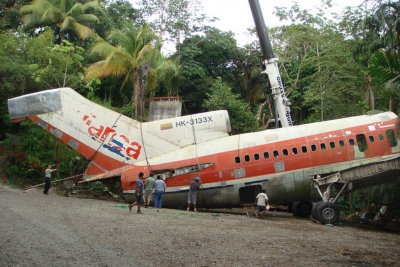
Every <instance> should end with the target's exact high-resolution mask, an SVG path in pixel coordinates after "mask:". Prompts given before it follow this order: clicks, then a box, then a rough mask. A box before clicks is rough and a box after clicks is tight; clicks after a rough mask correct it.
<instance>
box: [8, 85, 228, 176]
mask: <svg viewBox="0 0 400 267" xmlns="http://www.w3.org/2000/svg"><path fill="white" fill-rule="evenodd" d="M8 109H9V115H10V118H11V119H12V121H18V120H21V119H24V118H26V117H27V118H29V119H31V120H32V121H34V122H36V123H37V124H38V125H40V126H41V127H42V128H44V129H46V130H47V131H48V132H50V133H52V134H53V135H54V136H56V137H57V138H58V139H60V140H61V141H63V142H64V143H66V144H68V145H69V146H70V147H71V148H73V149H75V150H77V151H78V152H79V153H81V154H82V155H83V156H85V157H86V158H88V159H89V160H91V164H90V166H89V168H88V170H87V172H86V175H89V176H91V175H96V174H101V173H105V172H107V171H110V170H113V169H115V168H120V167H123V166H125V165H128V164H134V163H135V162H138V161H143V160H146V159H147V158H152V157H155V156H158V155H162V154H164V153H168V152H171V151H175V150H177V149H181V148H183V147H185V146H188V145H193V144H198V143H202V142H205V141H209V140H213V139H216V138H221V137H225V136H228V133H229V132H230V131H231V127H230V121H229V116H228V113H227V111H225V110H219V111H212V112H207V113H200V114H195V115H189V116H182V117H176V118H169V119H163V120H158V121H151V122H143V123H141V122H139V121H136V120H133V119H131V118H129V117H126V116H124V115H122V114H120V113H117V112H114V111H112V110H109V109H107V108H105V107H102V106H100V105H97V104H95V103H93V102H91V101H89V100H88V99H86V98H84V97H83V96H81V95H80V94H78V93H77V92H75V91H74V90H73V89H71V88H59V89H53V90H47V91H41V92H37V93H33V94H28V95H23V96H20V97H16V98H13V99H9V100H8Z"/></svg>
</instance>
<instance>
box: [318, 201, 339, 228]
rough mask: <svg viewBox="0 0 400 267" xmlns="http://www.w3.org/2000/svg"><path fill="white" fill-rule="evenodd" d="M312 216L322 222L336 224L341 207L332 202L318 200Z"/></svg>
mask: <svg viewBox="0 0 400 267" xmlns="http://www.w3.org/2000/svg"><path fill="white" fill-rule="evenodd" d="M311 214H312V217H313V218H314V219H316V220H318V221H320V222H321V223H322V224H334V223H336V222H337V221H338V219H339V208H338V206H337V205H336V204H335V203H332V202H329V201H327V202H323V201H320V202H317V203H315V204H314V206H313V208H312V210H311Z"/></svg>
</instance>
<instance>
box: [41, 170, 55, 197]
mask: <svg viewBox="0 0 400 267" xmlns="http://www.w3.org/2000/svg"><path fill="white" fill-rule="evenodd" d="M56 170H57V169H52V168H51V166H50V165H47V168H46V170H45V171H44V191H43V194H45V195H48V194H49V189H50V179H51V173H52V172H54V171H56Z"/></svg>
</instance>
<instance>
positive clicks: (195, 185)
mask: <svg viewBox="0 0 400 267" xmlns="http://www.w3.org/2000/svg"><path fill="white" fill-rule="evenodd" d="M200 185H201V180H200V177H196V179H195V180H194V181H191V182H190V187H189V193H188V199H187V210H186V211H189V210H190V204H193V208H194V211H197V209H196V199H197V190H199V188H200Z"/></svg>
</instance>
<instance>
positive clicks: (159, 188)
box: [154, 175, 167, 211]
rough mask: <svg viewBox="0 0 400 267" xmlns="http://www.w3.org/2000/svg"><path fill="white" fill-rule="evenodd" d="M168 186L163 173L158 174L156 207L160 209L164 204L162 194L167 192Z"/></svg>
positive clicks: (155, 184) (155, 191)
mask: <svg viewBox="0 0 400 267" xmlns="http://www.w3.org/2000/svg"><path fill="white" fill-rule="evenodd" d="M166 188H167V186H166V185H165V182H164V181H163V180H161V175H157V180H156V181H155V182H154V189H155V190H154V208H156V209H157V211H160V209H161V206H162V196H163V194H164V193H165V189H166Z"/></svg>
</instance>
